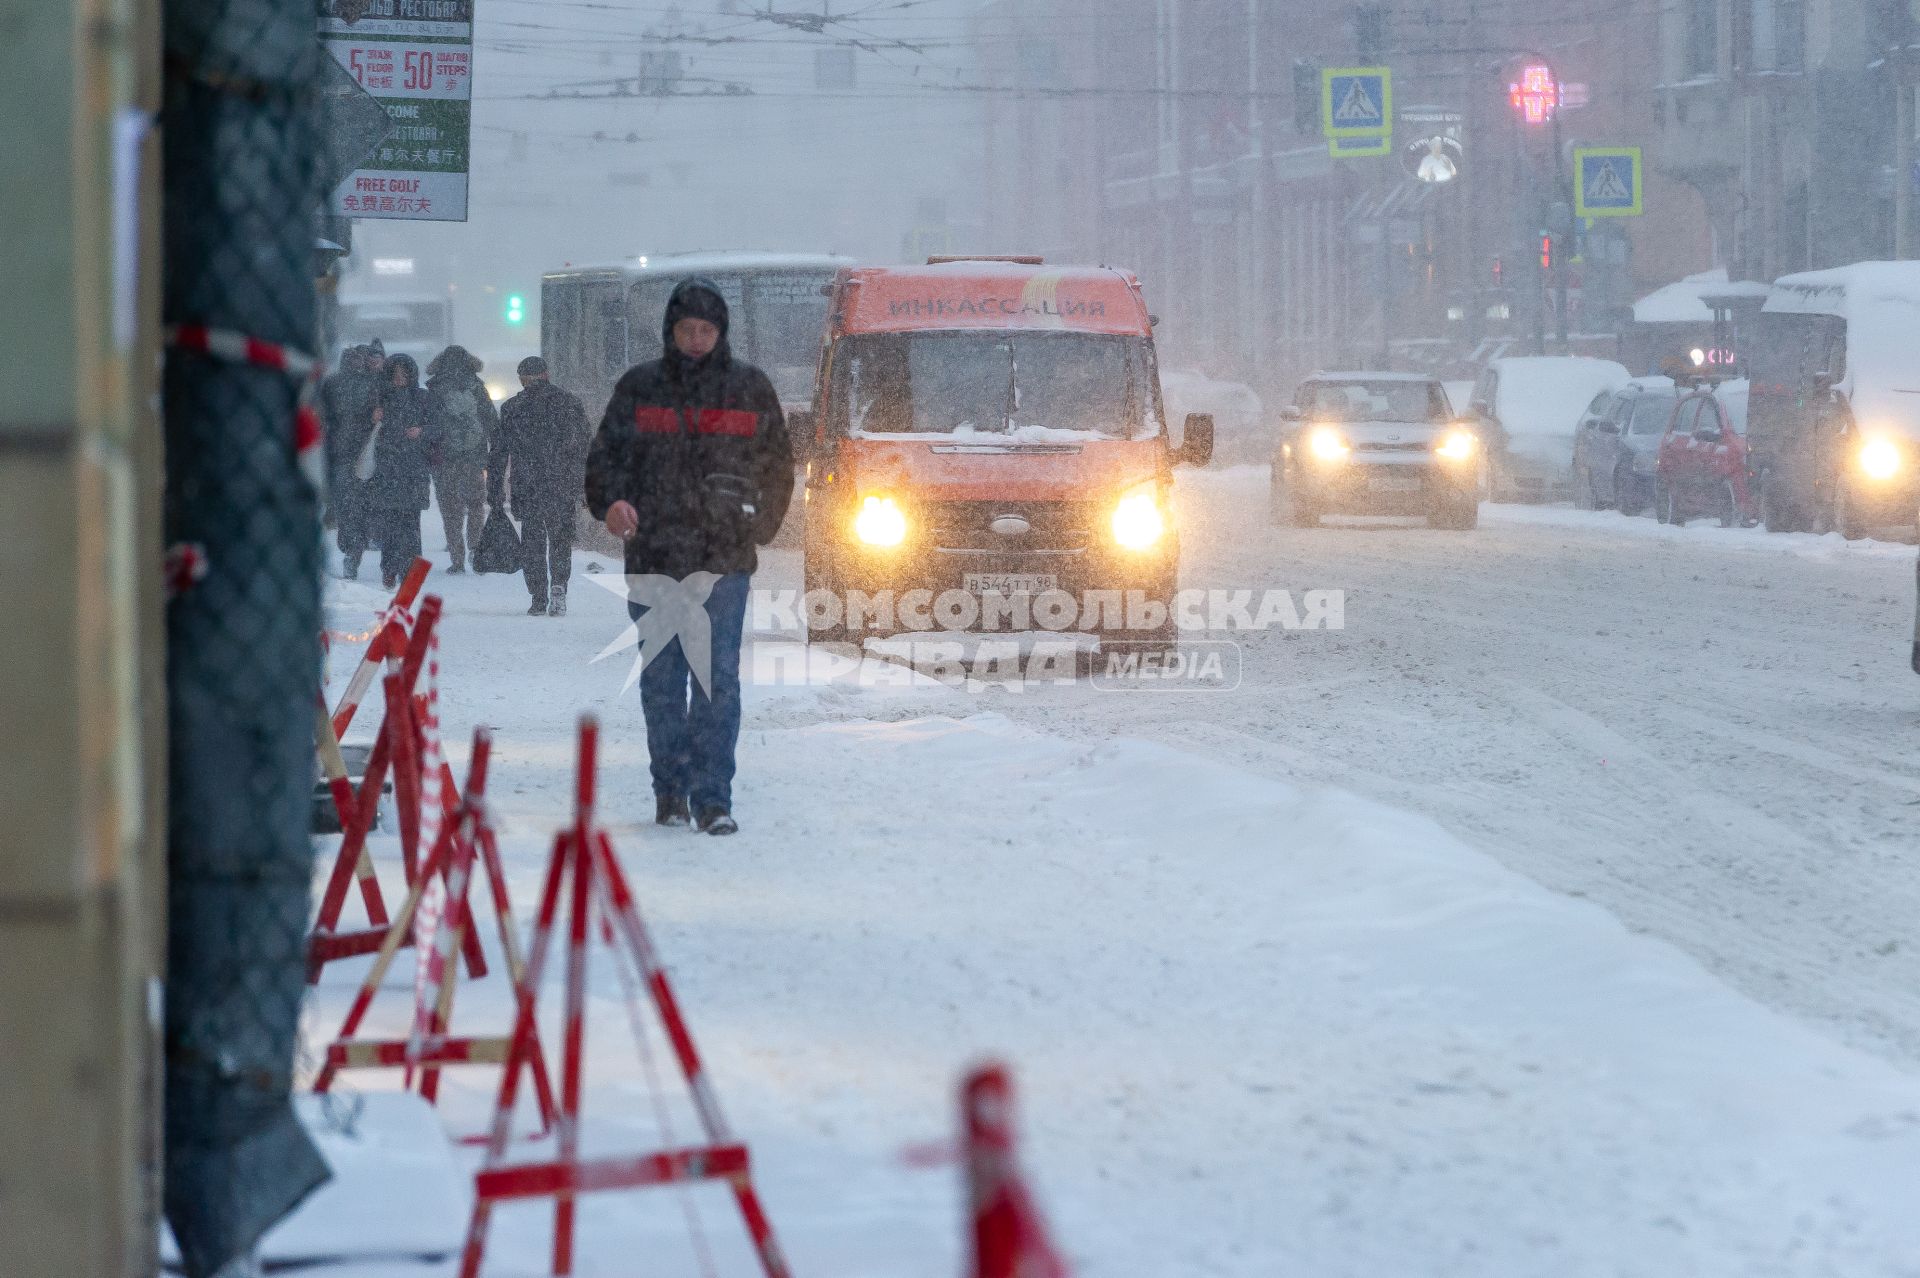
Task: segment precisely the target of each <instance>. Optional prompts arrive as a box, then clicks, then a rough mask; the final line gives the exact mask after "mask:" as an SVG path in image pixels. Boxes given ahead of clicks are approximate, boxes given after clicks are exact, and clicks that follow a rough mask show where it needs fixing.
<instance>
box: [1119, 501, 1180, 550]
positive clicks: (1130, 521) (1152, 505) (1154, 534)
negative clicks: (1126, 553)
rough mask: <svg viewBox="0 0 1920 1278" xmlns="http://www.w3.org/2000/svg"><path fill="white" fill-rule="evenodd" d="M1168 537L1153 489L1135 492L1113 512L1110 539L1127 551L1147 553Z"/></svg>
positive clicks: (1163, 515)
mask: <svg viewBox="0 0 1920 1278" xmlns="http://www.w3.org/2000/svg"><path fill="white" fill-rule="evenodd" d="M1166 533H1167V516H1166V513H1165V512H1164V511H1162V510H1161V509H1160V498H1159V495H1158V494H1157V493H1156V492H1155V491H1154V489H1153V488H1152V487H1142V488H1136V489H1134V490H1133V491H1132V492H1130V493H1128V494H1127V495H1126V496H1125V497H1122V498H1121V499H1120V504H1119V505H1117V506H1115V507H1114V508H1113V539H1114V540H1115V541H1117V542H1119V543H1120V544H1121V545H1122V546H1124V547H1126V548H1127V549H1128V550H1150V549H1152V548H1153V547H1154V546H1155V545H1157V544H1158V543H1159V541H1160V539H1161V538H1162V537H1164V536H1166Z"/></svg>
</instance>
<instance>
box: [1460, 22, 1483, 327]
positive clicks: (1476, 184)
mask: <svg viewBox="0 0 1920 1278" xmlns="http://www.w3.org/2000/svg"><path fill="white" fill-rule="evenodd" d="M1466 41H1467V49H1468V53H1467V57H1468V59H1469V61H1468V64H1467V65H1468V68H1469V71H1468V75H1467V78H1466V85H1467V135H1466V138H1465V140H1464V144H1463V150H1464V151H1465V155H1466V164H1465V166H1464V167H1465V170H1466V171H1465V173H1464V174H1463V175H1462V177H1463V181H1462V186H1463V187H1464V188H1465V189H1463V190H1462V191H1461V192H1460V201H1459V202H1460V204H1461V205H1462V206H1463V207H1464V208H1465V210H1466V215H1467V269H1466V278H1467V289H1466V297H1467V339H1468V341H1469V342H1471V343H1472V346H1473V349H1474V350H1478V349H1479V348H1480V340H1481V338H1482V337H1483V336H1484V335H1485V333H1486V323H1487V308H1486V306H1485V304H1484V303H1482V302H1481V300H1480V281H1481V279H1482V278H1483V275H1482V271H1481V266H1482V264H1481V261H1480V207H1479V201H1480V166H1481V164H1482V163H1484V162H1486V158H1487V157H1485V156H1482V155H1480V154H1478V151H1479V147H1480V123H1481V120H1480V110H1481V98H1482V97H1483V96H1484V94H1483V90H1484V88H1485V86H1483V85H1482V84H1481V83H1480V75H1479V70H1480V64H1479V62H1478V59H1479V57H1480V52H1479V51H1480V49H1481V48H1482V47H1483V46H1482V45H1481V43H1480V0H1467V28H1466Z"/></svg>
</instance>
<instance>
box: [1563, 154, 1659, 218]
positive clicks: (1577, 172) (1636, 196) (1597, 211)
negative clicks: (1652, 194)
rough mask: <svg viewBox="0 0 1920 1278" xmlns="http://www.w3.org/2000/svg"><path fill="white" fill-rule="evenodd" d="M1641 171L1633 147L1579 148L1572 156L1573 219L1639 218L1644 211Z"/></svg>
mask: <svg viewBox="0 0 1920 1278" xmlns="http://www.w3.org/2000/svg"><path fill="white" fill-rule="evenodd" d="M1644 177H1645V170H1644V166H1643V165H1642V163H1641V160H1640V148H1639V147H1637V146H1583V147H1578V148H1576V149H1575V150H1574V153H1573V211H1574V213H1575V215H1576V216H1579V217H1586V218H1593V217H1639V216H1640V214H1641V212H1642V210H1643V208H1644V207H1645V184H1644Z"/></svg>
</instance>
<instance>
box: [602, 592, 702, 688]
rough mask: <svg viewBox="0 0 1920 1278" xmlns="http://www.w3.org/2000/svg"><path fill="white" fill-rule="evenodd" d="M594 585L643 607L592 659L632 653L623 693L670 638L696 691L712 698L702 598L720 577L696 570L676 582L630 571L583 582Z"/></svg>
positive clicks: (638, 679) (657, 655)
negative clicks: (691, 675)
mask: <svg viewBox="0 0 1920 1278" xmlns="http://www.w3.org/2000/svg"><path fill="white" fill-rule="evenodd" d="M587 580H588V581H591V582H592V583H593V584H594V585H596V586H599V587H601V588H602V589H604V590H608V591H611V592H613V593H614V594H616V595H620V596H621V597H622V598H624V599H626V600H627V602H628V603H632V604H638V605H640V606H641V607H642V608H644V609H646V611H645V612H644V613H642V614H641V615H640V616H639V618H637V619H636V620H634V621H633V622H631V623H630V624H629V625H628V626H627V628H626V629H625V630H624V631H622V632H621V634H620V637H619V638H618V639H615V640H614V641H613V642H612V643H610V644H608V645H607V646H606V647H605V648H602V649H601V650H600V652H599V655H597V656H595V657H594V661H605V660H606V659H607V658H608V657H611V656H613V655H614V654H615V653H617V652H624V651H626V650H627V649H628V648H633V649H635V650H636V651H635V652H634V655H633V666H632V667H631V668H630V669H629V670H628V671H627V681H626V683H624V684H622V685H621V688H620V691H621V692H622V693H627V692H631V691H632V690H633V685H635V684H636V683H639V682H640V676H641V674H642V673H644V672H645V670H646V668H647V667H648V666H650V665H652V664H653V663H654V662H655V661H656V660H658V659H659V657H660V654H661V653H663V652H665V651H666V649H667V645H668V644H670V643H672V642H673V641H674V640H675V639H678V640H679V641H680V650H681V652H683V653H684V654H685V655H686V661H687V667H688V669H690V670H691V671H692V672H693V679H694V683H695V685H696V686H697V687H699V689H700V691H702V692H705V693H708V694H709V695H711V692H712V689H713V617H712V616H711V614H709V613H708V612H707V600H708V599H709V598H711V597H712V595H713V588H714V586H715V585H716V584H717V583H718V582H719V580H720V574H718V573H712V572H696V573H694V574H692V575H691V576H688V577H685V578H680V579H675V578H673V577H663V576H659V575H656V574H651V573H649V574H644V575H642V574H637V573H629V574H627V575H626V576H624V577H612V578H610V577H607V576H604V575H595V576H591V577H589V578H587Z"/></svg>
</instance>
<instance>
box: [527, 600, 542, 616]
mask: <svg viewBox="0 0 1920 1278" xmlns="http://www.w3.org/2000/svg"><path fill="white" fill-rule="evenodd" d="M527 615H528V616H529V617H544V616H546V615H547V601H546V600H544V599H542V598H540V596H538V595H535V596H534V597H533V602H532V603H530V604H528V605H527Z"/></svg>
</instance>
